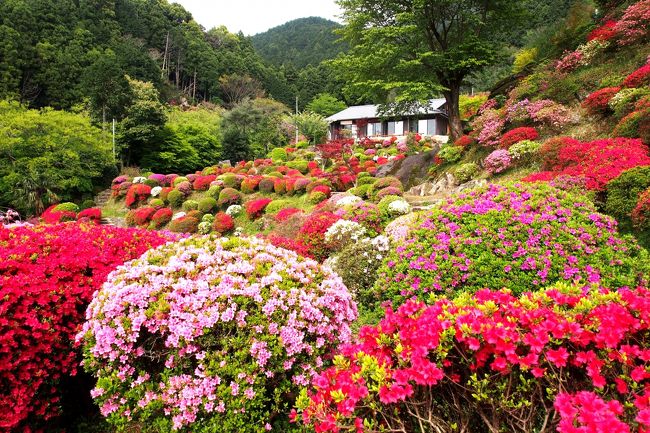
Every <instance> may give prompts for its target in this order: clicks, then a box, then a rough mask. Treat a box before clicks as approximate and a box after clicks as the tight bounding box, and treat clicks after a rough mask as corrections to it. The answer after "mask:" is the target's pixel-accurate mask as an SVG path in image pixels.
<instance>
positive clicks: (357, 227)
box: [325, 219, 366, 251]
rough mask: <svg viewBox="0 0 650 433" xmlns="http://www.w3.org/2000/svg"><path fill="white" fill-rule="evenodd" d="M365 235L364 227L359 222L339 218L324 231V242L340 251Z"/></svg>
mask: <svg viewBox="0 0 650 433" xmlns="http://www.w3.org/2000/svg"><path fill="white" fill-rule="evenodd" d="M365 235H366V228H365V227H364V226H362V225H361V224H359V223H357V222H354V221H348V220H344V219H340V220H338V221H336V222H335V223H334V224H332V225H331V226H330V227H329V228H328V229H327V231H326V232H325V243H327V244H328V245H329V246H330V247H331V248H332V249H333V250H334V251H341V250H342V249H343V248H345V247H346V246H347V245H349V244H351V243H355V242H357V241H359V240H361V239H363V237H364V236H365Z"/></svg>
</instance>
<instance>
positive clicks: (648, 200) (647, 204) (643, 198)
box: [631, 189, 650, 232]
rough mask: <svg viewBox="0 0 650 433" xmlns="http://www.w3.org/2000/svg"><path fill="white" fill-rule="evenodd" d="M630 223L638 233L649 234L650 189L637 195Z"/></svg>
mask: <svg viewBox="0 0 650 433" xmlns="http://www.w3.org/2000/svg"><path fill="white" fill-rule="evenodd" d="M631 216H632V223H633V224H634V226H635V227H636V228H637V229H638V230H639V231H644V230H648V231H649V232H650V189H647V190H646V191H645V192H643V193H641V194H640V195H639V201H638V202H637V203H636V207H635V208H634V210H633V211H632V215H631Z"/></svg>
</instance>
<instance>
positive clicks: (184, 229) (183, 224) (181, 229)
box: [169, 215, 199, 234]
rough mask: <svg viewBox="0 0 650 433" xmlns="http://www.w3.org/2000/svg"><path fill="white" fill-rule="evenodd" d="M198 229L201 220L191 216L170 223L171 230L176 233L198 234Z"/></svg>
mask: <svg viewBox="0 0 650 433" xmlns="http://www.w3.org/2000/svg"><path fill="white" fill-rule="evenodd" d="M198 228H199V219H198V218H197V217H195V216H191V215H186V216H182V217H180V218H176V219H172V220H171V222H170V223H169V230H170V231H172V232H174V233H190V234H191V233H196V231H197V230H198Z"/></svg>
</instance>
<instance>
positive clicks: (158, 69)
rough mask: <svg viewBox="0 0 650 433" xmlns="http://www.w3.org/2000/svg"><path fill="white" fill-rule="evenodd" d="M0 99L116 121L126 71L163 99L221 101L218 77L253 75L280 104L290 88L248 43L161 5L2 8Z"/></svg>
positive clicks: (24, 2) (59, 0) (100, 0)
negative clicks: (90, 109) (81, 107)
mask: <svg viewBox="0 0 650 433" xmlns="http://www.w3.org/2000/svg"><path fill="white" fill-rule="evenodd" d="M0 40H1V41H2V42H1V43H0V77H2V79H0V98H5V97H16V98H18V99H20V101H22V102H26V103H29V104H30V105H31V106H33V107H44V106H51V107H55V108H62V109H69V108H71V107H73V106H74V105H75V104H79V103H80V102H82V101H83V100H84V99H85V98H87V99H89V100H90V102H91V103H92V105H93V106H94V107H95V109H99V108H101V109H103V110H106V111H108V115H110V116H116V117H119V116H120V114H121V113H119V109H120V106H122V105H123V101H121V98H122V97H123V96H124V94H125V93H126V91H125V89H126V88H127V81H126V79H125V77H124V75H128V76H130V77H131V78H135V79H138V80H142V81H149V82H152V83H154V85H155V86H156V88H157V89H158V90H159V91H160V92H161V95H162V96H163V98H164V99H169V100H171V99H174V97H175V96H176V95H177V94H179V93H183V94H184V95H186V96H188V97H191V98H193V99H196V100H199V101H200V100H208V101H213V102H219V100H221V99H223V98H224V97H225V95H224V91H223V90H222V86H221V83H220V81H219V79H220V78H221V77H224V76H228V75H230V74H237V75H250V76H251V77H253V78H255V79H256V80H257V81H259V82H260V83H262V86H263V88H264V90H266V92H267V93H268V94H269V95H271V96H273V97H274V98H276V99H279V100H283V101H286V100H289V101H290V100H291V99H292V96H293V91H292V90H290V89H289V88H288V86H287V83H286V80H285V79H284V77H283V76H282V74H281V72H279V71H276V70H275V69H273V68H269V67H267V66H266V65H265V64H264V62H263V61H262V60H261V58H260V57H259V56H258V55H257V54H256V52H255V50H254V49H253V47H252V45H251V42H250V40H249V39H248V38H246V37H244V36H243V35H241V34H239V35H236V34H232V33H230V32H228V30H227V29H226V28H225V27H220V28H214V29H210V30H208V31H206V30H205V29H203V28H202V27H201V26H200V25H199V24H197V23H196V21H194V19H193V18H192V15H191V14H190V13H189V12H188V11H186V10H185V9H184V8H183V7H182V6H180V5H178V4H170V3H168V2H167V1H166V0H151V1H149V0H96V1H91V0H81V1H73V0H6V1H3V2H0Z"/></svg>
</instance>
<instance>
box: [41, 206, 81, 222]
mask: <svg viewBox="0 0 650 433" xmlns="http://www.w3.org/2000/svg"><path fill="white" fill-rule="evenodd" d="M57 206H58V204H53V205H52V206H50V207H48V208H47V209H45V211H44V212H43V214H42V215H41V219H42V220H43V222H45V223H46V224H59V223H62V222H65V221H74V220H75V219H77V213H76V212H72V211H68V210H61V211H56V210H54V209H55V208H56V207H57Z"/></svg>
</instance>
